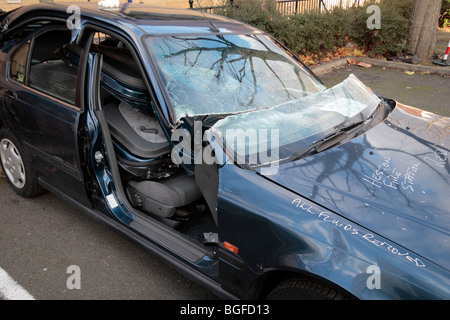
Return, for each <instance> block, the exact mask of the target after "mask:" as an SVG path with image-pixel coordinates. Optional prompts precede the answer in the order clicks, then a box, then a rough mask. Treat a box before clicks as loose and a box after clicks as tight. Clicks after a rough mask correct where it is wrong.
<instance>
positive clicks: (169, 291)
mask: <svg viewBox="0 0 450 320" xmlns="http://www.w3.org/2000/svg"><path fill="white" fill-rule="evenodd" d="M0 203H1V209H0V267H1V268H2V269H3V270H5V271H6V272H7V273H8V274H9V276H10V277H11V278H13V279H14V280H15V282H17V283H18V284H20V285H21V286H22V287H23V288H24V289H25V290H26V291H28V292H29V293H30V294H31V295H32V296H33V297H34V298H35V299H38V300H41V299H46V300H64V299H68V300H78V299H89V300H91V299H95V300H97V299H102V300H103V299H108V300H109V299H112V300H116V299H121V300H127V299H134V300H138V299H146V300H162V299H165V300H166V299H168V300H171V299H183V300H189V299H199V300H204V299H214V298H215V297H214V296H213V295H211V294H210V293H209V292H207V291H205V290H204V289H203V288H200V287H199V286H197V285H196V284H194V283H192V282H191V281H189V280H188V279H186V278H185V277H183V276H181V275H180V274H179V273H177V272H176V271H174V270H173V269H171V268H170V267H168V266H167V265H166V264H165V263H163V262H162V261H161V260H160V259H158V258H157V257H155V256H153V255H152V254H150V253H149V252H148V251H146V250H144V249H143V248H142V247H140V246H138V245H136V244H135V243H133V242H132V241H131V240H128V239H127V238H125V237H123V236H121V235H120V234H118V233H117V232H115V231H113V230H111V229H109V228H108V227H107V226H105V225H103V224H101V223H99V222H97V221H95V220H93V219H92V218H90V217H88V216H87V215H85V214H84V213H82V212H80V211H77V210H75V209H74V208H73V207H71V206H69V205H68V204H66V203H65V202H63V201H61V200H60V199H59V198H57V197H56V196H54V195H53V194H50V193H46V194H44V195H42V196H39V197H37V198H34V199H23V198H21V197H19V196H17V195H16V194H15V193H14V192H13V191H12V189H11V188H10V187H9V186H8V184H7V183H6V182H5V180H4V179H1V180H0ZM73 265H76V266H78V267H79V268H80V269H79V271H80V273H79V274H80V277H79V279H80V285H81V287H80V289H76V288H74V289H69V288H68V286H67V281H68V279H69V277H71V276H72V275H74V274H75V273H74V272H73V271H71V270H69V273H68V272H67V271H68V267H69V266H73ZM69 280H70V279H69ZM69 282H70V283H75V282H74V281H69ZM1 287H2V283H0V294H1Z"/></svg>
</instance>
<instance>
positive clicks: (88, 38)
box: [80, 21, 171, 133]
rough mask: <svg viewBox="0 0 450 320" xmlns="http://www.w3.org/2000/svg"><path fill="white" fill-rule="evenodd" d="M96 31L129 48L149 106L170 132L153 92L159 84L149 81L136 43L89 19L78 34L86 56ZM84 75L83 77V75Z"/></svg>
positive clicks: (122, 34)
mask: <svg viewBox="0 0 450 320" xmlns="http://www.w3.org/2000/svg"><path fill="white" fill-rule="evenodd" d="M97 32H100V33H104V34H107V35H109V36H112V37H115V38H117V39H118V40H120V41H122V42H123V43H124V44H125V45H126V46H127V47H128V48H129V50H130V53H131V55H132V57H133V59H134V60H135V61H136V63H137V66H138V68H139V71H140V74H141V76H142V80H143V81H144V83H145V86H146V88H147V92H148V95H149V98H150V99H151V101H152V102H153V106H150V107H151V108H152V107H153V108H152V109H153V111H154V112H155V115H156V116H157V118H158V119H157V120H158V122H159V123H160V125H161V126H162V127H163V130H167V132H169V133H170V132H171V131H170V130H171V123H170V122H168V121H167V120H166V118H165V115H164V112H163V111H162V108H161V101H160V100H159V99H158V98H157V95H156V93H155V90H157V88H156V86H159V83H156V84H155V83H153V82H152V81H150V79H149V75H148V70H147V68H145V67H144V63H143V61H142V58H141V57H140V55H139V54H138V53H137V52H138V48H137V47H136V44H135V43H134V41H133V40H132V39H131V38H130V36H129V35H128V34H127V33H125V32H124V31H122V32H121V31H120V30H119V31H117V29H115V28H113V27H111V28H108V26H105V25H98V24H96V23H95V22H94V21H89V22H87V23H86V24H85V25H84V26H83V27H82V30H81V36H80V38H81V39H82V41H85V47H84V49H85V52H86V57H87V56H88V55H89V52H90V50H91V45H92V43H93V38H94V34H95V33H97ZM86 62H87V58H86ZM80 64H81V62H80ZM86 65H87V63H86ZM150 68H152V69H153V66H150ZM84 77H85V75H84ZM85 91H86V88H85V86H84V81H83V88H82V93H83V94H84V92H85ZM149 103H150V101H149Z"/></svg>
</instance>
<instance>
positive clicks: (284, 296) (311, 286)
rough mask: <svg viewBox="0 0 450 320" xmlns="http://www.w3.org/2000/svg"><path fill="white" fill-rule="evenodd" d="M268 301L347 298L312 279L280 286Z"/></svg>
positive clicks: (296, 280)
mask: <svg viewBox="0 0 450 320" xmlns="http://www.w3.org/2000/svg"><path fill="white" fill-rule="evenodd" d="M267 299H268V300H346V299H347V298H346V297H345V296H344V295H343V294H341V293H339V292H338V291H336V290H335V289H332V288H330V287H328V286H327V285H325V284H323V283H321V282H319V281H316V280H312V279H302V278H295V279H289V280H286V281H284V282H282V283H281V284H280V285H278V286H277V287H276V288H275V289H274V290H273V291H272V292H271V293H270V294H269V296H268V297H267Z"/></svg>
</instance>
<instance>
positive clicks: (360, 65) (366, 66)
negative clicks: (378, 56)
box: [356, 62, 372, 68]
mask: <svg viewBox="0 0 450 320" xmlns="http://www.w3.org/2000/svg"><path fill="white" fill-rule="evenodd" d="M356 65H357V66H358V67H363V68H372V65H371V64H368V63H365V62H358V63H357V64H356Z"/></svg>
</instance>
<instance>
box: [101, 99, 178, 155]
mask: <svg viewBox="0 0 450 320" xmlns="http://www.w3.org/2000/svg"><path fill="white" fill-rule="evenodd" d="M103 110H104V111H105V116H106V120H107V121H108V125H109V128H110V131H111V134H112V136H113V137H114V138H115V139H116V140H117V141H118V142H120V144H122V145H123V146H124V147H125V148H127V149H128V151H130V152H131V153H133V154H134V155H136V156H138V157H140V158H144V159H153V158H157V157H160V156H163V155H165V154H168V153H169V152H170V144H169V141H168V140H167V138H166V137H165V135H164V132H163V130H162V128H161V126H160V125H159V123H158V122H157V121H156V119H155V118H152V117H150V116H148V115H145V114H143V113H141V112H140V111H139V110H137V109H135V108H133V107H132V106H130V105H129V104H126V103H124V102H121V103H120V104H118V103H117V102H112V103H108V104H106V105H105V106H103Z"/></svg>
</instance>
